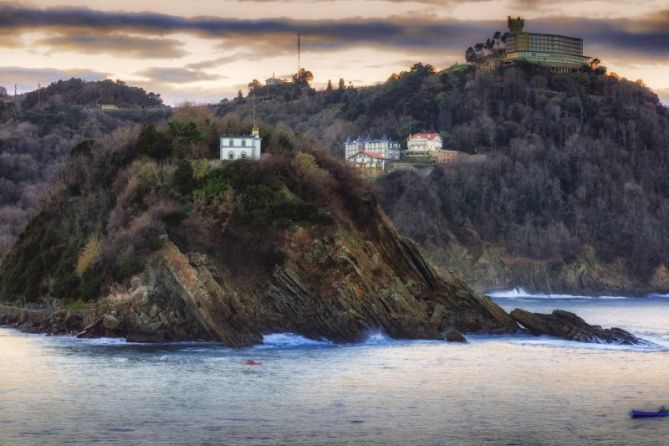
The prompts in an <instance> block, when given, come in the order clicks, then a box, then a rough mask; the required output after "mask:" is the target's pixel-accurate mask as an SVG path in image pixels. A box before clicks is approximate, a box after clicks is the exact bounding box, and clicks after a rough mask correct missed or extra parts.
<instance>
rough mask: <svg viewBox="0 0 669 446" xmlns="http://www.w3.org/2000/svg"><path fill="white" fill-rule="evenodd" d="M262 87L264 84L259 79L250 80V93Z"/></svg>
mask: <svg viewBox="0 0 669 446" xmlns="http://www.w3.org/2000/svg"><path fill="white" fill-rule="evenodd" d="M260 87H262V84H261V83H260V82H259V81H258V79H253V80H252V81H251V82H249V95H252V94H254V93H255V92H256V90H257V89H259V88H260Z"/></svg>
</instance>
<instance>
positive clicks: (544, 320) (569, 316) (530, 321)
mask: <svg viewBox="0 0 669 446" xmlns="http://www.w3.org/2000/svg"><path fill="white" fill-rule="evenodd" d="M511 317H512V318H513V319H514V320H515V321H516V322H518V323H519V324H520V325H522V326H523V327H525V328H526V329H527V331H528V332H529V333H530V334H533V335H537V336H538V335H548V336H555V337H558V338H564V339H569V340H571V341H578V342H592V343H597V344H625V345H648V344H650V343H649V342H648V341H645V340H643V339H641V338H638V337H636V336H634V335H633V334H631V333H629V332H627V331H625V330H623V329H620V328H602V327H600V326H599V325H590V324H588V323H587V322H585V321H584V320H583V319H581V318H580V317H578V316H577V315H575V314H574V313H570V312H569V311H564V310H555V311H553V313H551V314H541V313H531V312H529V311H525V310H521V309H519V308H516V309H515V310H513V311H512V312H511Z"/></svg>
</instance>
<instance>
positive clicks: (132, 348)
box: [0, 290, 669, 446]
mask: <svg viewBox="0 0 669 446" xmlns="http://www.w3.org/2000/svg"><path fill="white" fill-rule="evenodd" d="M494 298H495V300H496V301H497V302H498V303H499V304H500V305H502V306H503V307H504V308H505V309H507V310H510V309H513V308H516V307H521V308H525V309H528V310H531V311H542V312H547V311H551V310H553V309H555V308H563V309H566V310H571V311H575V312H576V313H578V314H579V315H581V316H582V317H584V318H585V319H586V320H587V321H589V322H591V323H597V324H601V325H604V326H610V325H615V326H620V327H621V328H625V329H627V330H630V331H632V332H634V333H635V334H637V335H640V336H642V337H645V338H647V339H649V340H652V341H653V342H655V343H657V346H656V347H623V346H605V345H591V344H579V343H575V342H568V341H562V340H556V339H550V338H544V337H538V338H536V337H529V336H502V337H489V336H468V339H469V340H470V343H469V344H466V345H461V344H447V343H443V342H436V341H397V340H390V339H388V338H386V337H385V336H383V334H381V333H371V334H370V337H369V339H368V340H367V341H366V342H364V343H361V344H355V345H334V344H331V343H329V342H326V341H311V340H307V339H304V338H301V337H299V336H296V335H291V334H276V335H270V336H267V337H266V338H265V344H263V345H261V346H258V347H255V348H249V349H244V350H232V349H228V348H224V347H221V346H219V345H216V344H211V343H179V344H171V345H138V344H127V343H125V342H122V341H120V340H114V339H96V340H77V339H73V338H68V337H46V336H41V335H27V334H21V333H18V332H16V331H14V330H11V329H0V445H3V446H4V445H94V444H104V445H107V444H112V445H154V444H159V445H275V444H281V445H284V444H291V445H292V444H296V445H385V446H387V445H526V444H527V445H535V444H536V445H538V444H549V445H579V444H583V445H590V444H610V445H624V444H629V445H667V444H669V419H650V420H634V419H631V418H630V417H629V410H630V409H631V408H642V409H656V408H657V407H659V406H660V405H661V404H667V405H669V297H667V296H656V297H648V298H637V299H631V298H630V299H628V298H615V297H611V298H591V297H587V296H559V297H556V296H531V295H528V294H527V293H524V292H523V291H522V290H520V291H515V292H508V293H499V294H498V295H496V296H495V297H494ZM247 361H254V362H255V364H257V365H247V364H248V362H247Z"/></svg>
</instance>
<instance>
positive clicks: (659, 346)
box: [467, 335, 669, 351]
mask: <svg viewBox="0 0 669 446" xmlns="http://www.w3.org/2000/svg"><path fill="white" fill-rule="evenodd" d="M643 339H644V340H646V341H648V342H650V343H651V344H646V345H625V344H609V343H602V344H598V343H594V342H578V341H570V340H567V339H560V338H554V337H550V336H532V335H501V336H500V335H472V336H468V337H467V340H468V341H469V342H470V343H471V344H477V343H487V342H502V343H507V344H516V345H527V346H539V347H552V348H567V349H572V350H573V349H580V350H601V351H607V350H609V351H664V350H669V346H667V345H666V343H665V342H662V341H661V340H658V339H657V338H649V337H645V338H643ZM658 341H659V342H658Z"/></svg>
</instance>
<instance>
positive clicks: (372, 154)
mask: <svg viewBox="0 0 669 446" xmlns="http://www.w3.org/2000/svg"><path fill="white" fill-rule="evenodd" d="M358 155H367V156H368V157H370V158H374V159H377V160H387V159H388V158H384V157H382V156H381V155H379V154H378V153H372V152H358V153H355V154H353V155H351V156H349V157H348V159H351V158H353V157H354V156H358Z"/></svg>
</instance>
